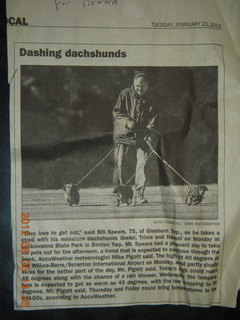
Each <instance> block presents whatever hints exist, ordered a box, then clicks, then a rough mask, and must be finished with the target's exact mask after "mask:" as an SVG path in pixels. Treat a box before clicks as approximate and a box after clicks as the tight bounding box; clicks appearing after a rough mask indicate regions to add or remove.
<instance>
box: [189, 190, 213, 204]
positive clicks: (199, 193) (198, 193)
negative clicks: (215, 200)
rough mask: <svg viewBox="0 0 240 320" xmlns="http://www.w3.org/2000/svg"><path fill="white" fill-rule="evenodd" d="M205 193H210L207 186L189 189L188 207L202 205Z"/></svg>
mask: <svg viewBox="0 0 240 320" xmlns="http://www.w3.org/2000/svg"><path fill="white" fill-rule="evenodd" d="M205 191H208V188H207V186H197V187H195V186H189V187H188V189H187V193H188V195H187V197H186V204H187V205H188V206H191V205H194V206H196V205H197V204H199V203H201V202H202V200H203V196H204V193H205Z"/></svg>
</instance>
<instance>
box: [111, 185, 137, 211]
mask: <svg viewBox="0 0 240 320" xmlns="http://www.w3.org/2000/svg"><path fill="white" fill-rule="evenodd" d="M113 193H114V194H116V195H117V207H119V206H120V204H121V203H126V204H127V205H128V206H129V205H130V203H131V202H132V198H133V190H132V188H131V187H129V186H126V185H124V184H122V185H118V186H116V187H115V188H114V190H113Z"/></svg>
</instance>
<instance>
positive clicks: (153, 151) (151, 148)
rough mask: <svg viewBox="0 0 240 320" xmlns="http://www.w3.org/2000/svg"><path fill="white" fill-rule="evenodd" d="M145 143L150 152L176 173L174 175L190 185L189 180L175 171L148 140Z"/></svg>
mask: <svg viewBox="0 0 240 320" xmlns="http://www.w3.org/2000/svg"><path fill="white" fill-rule="evenodd" d="M146 143H147V144H148V146H149V148H150V150H151V151H152V153H154V154H155V155H156V156H157V157H158V158H159V159H160V160H161V161H162V162H163V163H164V164H165V165H166V166H168V167H169V168H170V169H171V170H172V171H173V172H175V173H176V175H178V176H179V177H180V178H181V179H182V180H183V181H184V182H186V183H187V184H188V185H189V187H191V186H192V184H191V183H190V182H189V181H187V180H186V179H185V178H184V177H183V176H182V175H181V174H180V173H179V172H177V170H175V169H174V168H173V167H172V166H171V165H170V164H169V163H167V161H166V160H164V159H163V158H162V157H161V156H160V155H159V154H158V153H157V152H156V151H155V150H154V148H153V146H152V145H151V143H150V142H148V141H146Z"/></svg>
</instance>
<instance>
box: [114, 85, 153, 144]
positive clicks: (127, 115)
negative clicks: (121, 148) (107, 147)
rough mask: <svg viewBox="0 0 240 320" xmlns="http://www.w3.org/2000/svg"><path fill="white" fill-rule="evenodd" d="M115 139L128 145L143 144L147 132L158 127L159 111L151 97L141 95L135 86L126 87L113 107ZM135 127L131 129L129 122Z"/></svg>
mask: <svg viewBox="0 0 240 320" xmlns="http://www.w3.org/2000/svg"><path fill="white" fill-rule="evenodd" d="M113 119H114V140H115V142H117V143H124V144H128V145H136V144H141V143H142V142H143V139H144V137H145V135H146V134H150V133H151V132H152V131H154V130H155V129H156V123H157V120H158V113H157V112H156V109H155V108H154V106H153V103H152V101H151V99H150V97H149V96H148V95H147V94H145V95H144V96H139V95H138V94H137V93H136V91H135V90H134V87H133V86H132V87H131V88H127V89H124V90H123V91H122V92H121V93H120V94H119V97H118V100H117V102H116V105H115V107H114V109H113ZM132 121H133V122H134V128H133V129H132V130H129V129H128V128H129V124H130V123H131V122H132Z"/></svg>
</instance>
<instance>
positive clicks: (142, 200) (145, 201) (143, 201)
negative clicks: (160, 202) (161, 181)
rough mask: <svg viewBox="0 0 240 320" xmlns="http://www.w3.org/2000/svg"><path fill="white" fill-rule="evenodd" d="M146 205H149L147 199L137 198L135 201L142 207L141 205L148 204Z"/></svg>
mask: <svg viewBox="0 0 240 320" xmlns="http://www.w3.org/2000/svg"><path fill="white" fill-rule="evenodd" d="M146 203H148V201H147V199H145V198H142V197H141V198H139V197H138V198H136V200H135V205H140V204H146Z"/></svg>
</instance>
